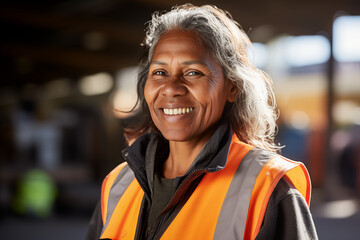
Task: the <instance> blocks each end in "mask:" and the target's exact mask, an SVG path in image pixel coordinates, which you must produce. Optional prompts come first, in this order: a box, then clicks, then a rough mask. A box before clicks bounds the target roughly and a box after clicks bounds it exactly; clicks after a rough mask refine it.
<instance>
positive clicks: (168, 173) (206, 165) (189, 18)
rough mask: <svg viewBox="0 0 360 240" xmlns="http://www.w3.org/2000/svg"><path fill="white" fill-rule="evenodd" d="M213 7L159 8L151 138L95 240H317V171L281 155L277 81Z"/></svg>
mask: <svg viewBox="0 0 360 240" xmlns="http://www.w3.org/2000/svg"><path fill="white" fill-rule="evenodd" d="M249 44H250V41H249V39H248V38H247V36H246V35H245V34H244V32H243V31H242V30H241V29H240V28H239V27H238V25H237V23H236V22H235V21H233V20H232V19H231V16H230V15H229V14H228V13H226V12H224V11H222V10H220V9H218V8H216V7H212V6H202V7H196V6H193V5H189V4H187V5H183V6H179V7H175V8H174V9H173V10H172V11H170V12H168V13H165V14H162V15H161V14H158V13H155V14H154V15H153V19H152V21H151V22H150V24H149V26H148V30H147V34H146V38H145V41H144V47H145V50H146V55H145V57H144V59H143V60H142V62H141V63H140V67H139V77H138V80H139V81H138V95H139V103H140V111H141V113H142V114H143V121H142V122H141V123H140V124H139V127H138V129H136V130H135V131H134V135H135V136H139V135H141V136H140V137H139V138H138V139H137V140H136V141H135V142H134V143H133V144H132V145H131V146H129V147H128V148H127V149H126V150H125V151H124V157H125V159H126V163H123V164H121V165H119V166H118V167H117V168H115V169H114V170H113V171H112V172H111V173H110V174H109V175H108V176H107V177H106V179H105V180H104V182H103V187H102V194H101V203H100V204H99V206H98V207H97V209H96V210H95V212H94V215H93V218H92V220H91V222H90V226H89V231H88V235H87V239H99V238H100V239H317V236H316V231H315V228H314V225H313V221H312V217H311V214H310V212H309V208H308V205H309V203H310V192H311V184H310V180H309V176H308V173H307V170H306V168H305V167H304V166H303V165H302V164H301V163H299V162H294V161H291V160H288V159H285V158H283V157H281V156H280V155H277V154H275V153H274V152H275V151H276V149H277V147H276V146H275V144H274V141H273V138H274V133H275V126H276V125H275V119H276V113H275V112H274V109H275V106H274V99H273V92H272V90H271V86H270V81H269V79H268V78H267V77H266V75H265V74H263V73H262V72H261V71H260V70H258V69H257V68H256V67H254V66H253V65H251V64H250V63H249V61H248V59H247V55H246V51H245V49H246V47H247V46H248V45H249Z"/></svg>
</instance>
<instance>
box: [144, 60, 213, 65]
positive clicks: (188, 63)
mask: <svg viewBox="0 0 360 240" xmlns="http://www.w3.org/2000/svg"><path fill="white" fill-rule="evenodd" d="M150 64H156V65H163V66H165V65H168V64H167V63H165V62H162V61H157V60H155V61H151V62H150ZM181 64H182V65H192V64H200V65H204V66H207V64H205V63H204V62H203V61H200V60H190V61H185V62H182V63H181Z"/></svg>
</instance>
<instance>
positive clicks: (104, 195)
mask: <svg viewBox="0 0 360 240" xmlns="http://www.w3.org/2000/svg"><path fill="white" fill-rule="evenodd" d="M125 166H127V163H126V162H123V163H121V164H119V165H118V166H117V167H116V168H114V169H113V170H112V171H111V172H110V173H109V174H108V175H107V176H106V177H105V179H104V180H103V183H102V186H101V217H102V221H103V224H105V221H106V213H107V208H108V202H109V193H110V189H111V186H112V185H113V183H114V181H115V179H116V177H117V176H118V175H119V173H120V171H121V170H122V169H123V168H124V167H125Z"/></svg>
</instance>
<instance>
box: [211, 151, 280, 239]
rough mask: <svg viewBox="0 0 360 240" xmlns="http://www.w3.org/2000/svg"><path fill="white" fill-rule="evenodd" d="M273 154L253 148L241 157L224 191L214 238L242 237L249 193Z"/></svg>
mask: <svg viewBox="0 0 360 240" xmlns="http://www.w3.org/2000/svg"><path fill="white" fill-rule="evenodd" d="M273 157H275V154H273V153H271V152H269V151H266V150H262V149H258V148H254V149H252V150H250V151H249V152H248V153H247V154H246V155H245V157H244V158H243V159H242V161H241V163H240V164H239V167H238V168H237V170H236V172H235V175H234V177H233V179H232V181H231V184H230V187H229V189H228V191H227V193H226V196H225V199H224V202H223V205H222V207H221V211H220V215H219V218H218V221H217V224H216V228H215V234H214V239H217V240H222V239H226V240H232V239H234V240H238V239H243V237H244V233H245V225H246V218H247V214H248V209H249V204H250V198H251V193H252V190H253V187H254V185H255V181H256V179H257V176H258V175H259V173H260V171H261V169H262V168H263V166H264V165H265V164H266V163H267V162H268V161H269V160H270V159H272V158H273Z"/></svg>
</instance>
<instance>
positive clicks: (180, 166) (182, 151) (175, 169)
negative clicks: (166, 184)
mask: <svg viewBox="0 0 360 240" xmlns="http://www.w3.org/2000/svg"><path fill="white" fill-rule="evenodd" d="M213 132H214V131H208V133H207V134H206V135H205V136H202V137H201V138H199V139H197V140H192V141H184V142H176V141H169V148H170V152H169V157H168V158H167V159H166V161H165V163H164V165H163V176H164V177H165V178H175V177H181V176H184V175H185V174H186V172H187V171H188V170H189V168H190V166H191V164H192V163H193V162H194V161H195V159H196V157H197V156H198V155H199V153H200V152H201V150H202V149H203V147H204V146H205V144H206V142H207V141H208V140H209V139H210V137H211V136H212V134H213Z"/></svg>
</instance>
